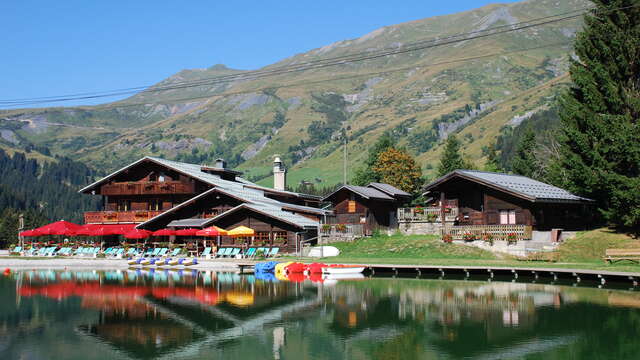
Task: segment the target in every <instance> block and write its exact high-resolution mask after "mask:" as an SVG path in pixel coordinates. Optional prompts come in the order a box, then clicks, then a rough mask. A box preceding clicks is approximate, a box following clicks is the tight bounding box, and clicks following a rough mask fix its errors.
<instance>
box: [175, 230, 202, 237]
mask: <svg viewBox="0 0 640 360" xmlns="http://www.w3.org/2000/svg"><path fill="white" fill-rule="evenodd" d="M198 231H200V230H198V229H180V230H177V231H176V235H178V236H195V235H196V233H197V232H198Z"/></svg>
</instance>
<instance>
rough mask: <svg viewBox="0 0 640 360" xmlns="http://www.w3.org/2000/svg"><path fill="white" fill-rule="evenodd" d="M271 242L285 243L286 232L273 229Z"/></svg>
mask: <svg viewBox="0 0 640 360" xmlns="http://www.w3.org/2000/svg"><path fill="white" fill-rule="evenodd" d="M273 243H274V244H276V245H284V244H286V243H287V232H286V231H274V232H273Z"/></svg>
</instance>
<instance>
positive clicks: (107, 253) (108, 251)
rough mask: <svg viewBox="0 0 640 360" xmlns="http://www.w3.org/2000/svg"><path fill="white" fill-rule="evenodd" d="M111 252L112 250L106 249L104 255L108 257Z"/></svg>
mask: <svg viewBox="0 0 640 360" xmlns="http://www.w3.org/2000/svg"><path fill="white" fill-rule="evenodd" d="M113 250H114V249H113V248H107V250H105V251H104V254H105V255H109V254H111V252H112V251H113Z"/></svg>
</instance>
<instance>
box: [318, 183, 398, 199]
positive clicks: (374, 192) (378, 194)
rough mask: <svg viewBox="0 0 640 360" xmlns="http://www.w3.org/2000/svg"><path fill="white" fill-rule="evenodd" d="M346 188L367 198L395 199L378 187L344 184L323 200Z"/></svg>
mask: <svg viewBox="0 0 640 360" xmlns="http://www.w3.org/2000/svg"><path fill="white" fill-rule="evenodd" d="M345 189H346V190H348V191H351V192H354V193H356V194H358V195H360V196H362V197H363V198H365V199H376V200H389V201H393V200H395V199H394V198H393V197H391V196H389V195H387V194H385V193H384V192H382V191H380V190H378V189H375V188H371V187H365V186H356V185H342V186H341V187H340V188H338V189H337V190H336V191H334V192H332V193H331V194H329V195H327V196H325V198H324V199H323V200H324V201H327V200H328V199H330V198H331V197H333V196H334V195H335V194H337V193H338V192H340V191H342V190H345Z"/></svg>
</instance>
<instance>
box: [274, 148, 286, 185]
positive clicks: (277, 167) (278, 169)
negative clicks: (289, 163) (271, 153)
mask: <svg viewBox="0 0 640 360" xmlns="http://www.w3.org/2000/svg"><path fill="white" fill-rule="evenodd" d="M286 187H287V169H285V168H284V165H282V160H280V156H277V155H276V157H275V159H274V160H273V188H274V189H276V190H284V189H285V188H286Z"/></svg>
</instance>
